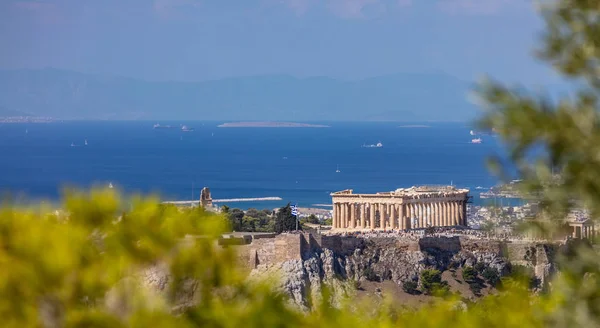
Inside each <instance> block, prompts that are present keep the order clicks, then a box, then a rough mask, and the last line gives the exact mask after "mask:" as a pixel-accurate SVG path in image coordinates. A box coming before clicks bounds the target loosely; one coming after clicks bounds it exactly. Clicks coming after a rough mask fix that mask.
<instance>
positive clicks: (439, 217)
mask: <svg viewBox="0 0 600 328" xmlns="http://www.w3.org/2000/svg"><path fill="white" fill-rule="evenodd" d="M435 225H436V227H441V226H442V206H441V204H440V202H435Z"/></svg>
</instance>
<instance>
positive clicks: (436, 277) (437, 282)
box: [421, 269, 442, 295]
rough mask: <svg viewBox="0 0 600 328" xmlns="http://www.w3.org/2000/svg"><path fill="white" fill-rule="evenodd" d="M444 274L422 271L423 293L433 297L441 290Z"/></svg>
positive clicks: (429, 270) (435, 271) (433, 270)
mask: <svg viewBox="0 0 600 328" xmlns="http://www.w3.org/2000/svg"><path fill="white" fill-rule="evenodd" d="M441 283H442V273H441V272H440V271H439V270H435V269H428V270H423V271H421V290H422V291H423V293H425V294H428V295H431V294H432V292H433V291H434V290H435V289H436V288H437V289H439V288H441V287H442V286H441Z"/></svg>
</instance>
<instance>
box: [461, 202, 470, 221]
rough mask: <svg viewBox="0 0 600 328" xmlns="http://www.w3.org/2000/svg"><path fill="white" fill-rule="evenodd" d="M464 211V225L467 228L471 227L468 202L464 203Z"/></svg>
mask: <svg viewBox="0 0 600 328" xmlns="http://www.w3.org/2000/svg"><path fill="white" fill-rule="evenodd" d="M462 211H463V217H464V219H463V225H464V226H465V227H467V226H469V221H468V218H469V217H468V216H467V201H463V208H462Z"/></svg>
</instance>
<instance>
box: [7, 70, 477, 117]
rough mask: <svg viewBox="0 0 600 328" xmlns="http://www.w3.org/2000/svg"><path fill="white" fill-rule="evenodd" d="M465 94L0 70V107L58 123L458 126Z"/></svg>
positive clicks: (422, 87)
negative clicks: (433, 123)
mask: <svg viewBox="0 0 600 328" xmlns="http://www.w3.org/2000/svg"><path fill="white" fill-rule="evenodd" d="M469 90H470V85H469V84H468V83H466V82H464V81H461V80H458V79H456V78H454V77H452V76H449V75H445V74H442V73H435V74H433V73H432V74H395V75H387V76H380V77H375V78H369V79H364V80H360V81H342V80H336V79H332V78H327V77H312V78H296V77H292V76H285V75H271V76H252V77H239V78H227V79H221V80H212V81H203V82H149V81H142V80H136V79H132V78H125V77H116V76H101V75H94V74H84V73H78V72H73V71H67V70H59V69H40V70H0V107H4V108H5V111H6V112H8V111H10V112H12V113H29V114H30V115H33V116H51V117H54V118H57V119H102V120H111V119H114V120H136V119H140V120H141V119H146V120H165V119H185V120H236V121H242V120H243V121H256V120H264V121H379V120H386V121H420V120H434V121H460V120H469V119H471V118H473V116H474V114H475V110H476V109H475V107H474V106H473V105H472V104H470V103H468V102H467V101H466V95H467V92H468V91H469Z"/></svg>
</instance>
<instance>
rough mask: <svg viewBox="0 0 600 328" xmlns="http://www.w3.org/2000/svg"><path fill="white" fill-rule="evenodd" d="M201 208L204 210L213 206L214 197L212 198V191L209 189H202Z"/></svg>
mask: <svg viewBox="0 0 600 328" xmlns="http://www.w3.org/2000/svg"><path fill="white" fill-rule="evenodd" d="M200 206H202V207H204V208H210V207H212V206H213V202H212V197H211V196H210V189H208V187H204V188H202V191H201V192H200Z"/></svg>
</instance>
